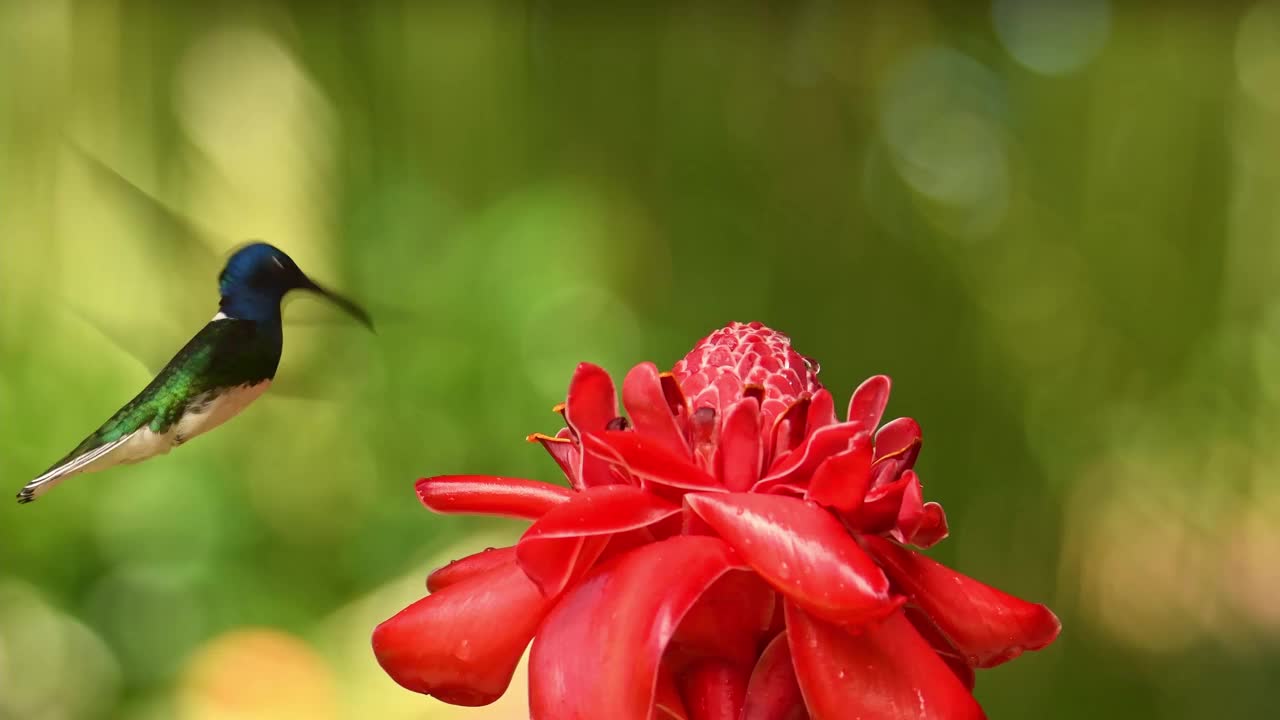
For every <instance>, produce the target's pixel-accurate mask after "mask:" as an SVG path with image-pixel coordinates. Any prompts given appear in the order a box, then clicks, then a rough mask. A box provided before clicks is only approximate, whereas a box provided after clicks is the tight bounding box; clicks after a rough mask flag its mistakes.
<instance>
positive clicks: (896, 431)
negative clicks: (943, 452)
mask: <svg viewBox="0 0 1280 720" xmlns="http://www.w3.org/2000/svg"><path fill="white" fill-rule="evenodd" d="M920 443H921V439H920V423H918V422H916V421H915V420H912V419H911V418H898V419H897V420H890V421H889V422H888V423H886V424H885V426H884V427H882V428H880V432H878V433H876V462H877V463H878V462H880V461H881V460H885V459H888V458H902V460H903V467H908V468H909V467H911V466H912V465H915V463H916V456H917V455H919V454H920Z"/></svg>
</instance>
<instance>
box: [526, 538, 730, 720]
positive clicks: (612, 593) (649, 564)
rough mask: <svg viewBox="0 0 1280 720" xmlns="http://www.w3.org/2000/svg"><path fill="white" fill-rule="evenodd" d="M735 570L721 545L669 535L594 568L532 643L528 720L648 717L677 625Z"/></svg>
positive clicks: (557, 608)
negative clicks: (696, 603)
mask: <svg viewBox="0 0 1280 720" xmlns="http://www.w3.org/2000/svg"><path fill="white" fill-rule="evenodd" d="M742 567H743V566H742V565H741V563H740V562H739V561H738V559H737V558H736V557H735V556H734V553H733V551H732V550H731V549H730V548H729V546H728V545H726V544H725V543H724V542H723V541H721V540H719V539H717V538H713V537H705V536H704V537H673V538H670V539H668V540H663V541H662V542H657V543H654V544H652V545H647V546H645V547H642V548H640V549H638V550H635V551H633V552H630V553H628V554H626V555H624V556H622V557H620V558H618V559H617V560H615V561H614V562H612V563H609V564H607V565H602V566H600V567H599V568H597V569H596V570H595V571H593V572H592V573H591V574H589V575H588V576H587V577H586V578H585V579H583V581H582V582H580V583H578V584H577V585H576V586H575V587H574V588H573V589H572V590H570V591H569V592H568V593H566V594H565V595H564V596H563V597H562V598H561V599H560V602H559V603H558V604H557V605H556V607H555V609H554V610H553V611H552V612H551V614H550V615H548V616H547V619H546V621H545V622H544V623H543V624H542V627H541V629H540V630H539V632H538V638H537V640H535V641H534V643H533V651H532V654H531V656H530V661H529V686H530V687H529V709H530V714H531V716H532V718H533V720H598V719H599V718H647V717H649V714H650V712H651V709H652V706H653V702H654V692H655V685H656V682H657V676H658V665H659V662H660V660H661V659H662V653H663V650H664V649H665V648H666V645H667V642H668V641H669V640H670V639H671V635H672V634H673V633H674V632H675V630H676V627H677V626H678V625H679V624H680V619H681V618H682V617H683V616H684V614H685V613H687V612H688V611H689V608H691V607H693V605H694V603H695V602H697V600H698V597H699V596H701V595H702V593H704V592H705V591H706V590H707V588H708V587H710V586H711V585H712V584H713V583H714V582H715V581H716V580H717V579H719V578H720V576H721V575H723V574H724V573H726V572H728V571H729V570H734V569H742Z"/></svg>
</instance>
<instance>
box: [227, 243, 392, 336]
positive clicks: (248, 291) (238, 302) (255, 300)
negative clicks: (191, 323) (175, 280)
mask: <svg viewBox="0 0 1280 720" xmlns="http://www.w3.org/2000/svg"><path fill="white" fill-rule="evenodd" d="M291 290H308V291H311V292H314V293H318V294H320V295H323V296H324V297H325V298H328V300H329V301H330V302H332V303H333V304H335V305H337V306H338V307H340V308H342V309H343V310H345V311H347V312H348V313H350V314H351V315H352V316H353V317H355V318H356V319H357V320H359V321H360V322H361V323H363V324H364V325H365V326H367V327H369V328H370V329H372V328H373V321H372V320H371V319H370V318H369V313H367V312H365V311H364V310H363V309H362V308H360V306H358V305H356V304H355V303H353V302H351V301H350V300H348V299H347V298H345V297H342V296H341V295H339V294H337V293H335V292H333V291H332V290H328V289H326V288H323V287H321V286H320V285H317V284H316V283H315V282H314V281H312V280H311V278H309V277H307V276H306V274H305V273H303V272H302V270H300V269H299V268H298V265H297V263H295V262H294V261H293V258H291V257H289V256H288V255H285V254H284V252H283V251H282V250H280V248H277V247H276V246H274V245H269V244H267V243H264V242H255V243H250V244H249V245H245V246H244V247H242V248H240V249H239V250H237V251H235V253H233V254H232V255H231V257H230V258H229V259H228V260H227V265H226V267H224V268H223V269H222V273H221V274H220V275H218V291H219V292H220V293H221V294H222V301H221V302H220V303H219V307H220V308H221V310H222V313H223V314H224V315H226V316H227V317H229V318H237V319H241V320H256V321H259V322H265V321H270V320H279V318H280V301H281V300H283V299H284V296H285V295H286V294H288V293H289V291H291Z"/></svg>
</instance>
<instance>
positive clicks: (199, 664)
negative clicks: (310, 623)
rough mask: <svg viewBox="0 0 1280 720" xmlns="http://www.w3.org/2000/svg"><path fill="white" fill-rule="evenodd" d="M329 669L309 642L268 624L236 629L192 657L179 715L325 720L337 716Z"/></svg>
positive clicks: (210, 719) (187, 718)
mask: <svg viewBox="0 0 1280 720" xmlns="http://www.w3.org/2000/svg"><path fill="white" fill-rule="evenodd" d="M332 675H333V674H332V672H331V670H330V668H329V667H328V665H327V664H326V662H325V661H324V659H323V658H322V657H320V656H319V655H318V654H317V653H316V652H315V651H314V650H313V649H312V648H311V647H310V646H309V645H307V644H306V643H304V642H303V641H301V640H299V639H298V638H295V637H293V636H292V635H289V634H287V633H284V632H281V631H278V630H270V629H241V630H235V631H232V632H229V633H226V634H224V635H221V636H219V637H217V638H214V639H213V640H211V641H210V642H209V643H208V644H206V645H205V646H204V647H202V648H200V649H199V650H198V651H197V652H196V653H195V654H194V655H193V656H192V657H191V659H190V661H189V662H188V664H187V667H186V671H185V673H184V677H183V680H182V688H181V691H180V693H181V697H182V700H181V708H182V713H181V717H182V718H183V720H325V719H326V718H333V717H336V716H337V710H338V708H337V691H336V688H335V685H334V678H333V676H332Z"/></svg>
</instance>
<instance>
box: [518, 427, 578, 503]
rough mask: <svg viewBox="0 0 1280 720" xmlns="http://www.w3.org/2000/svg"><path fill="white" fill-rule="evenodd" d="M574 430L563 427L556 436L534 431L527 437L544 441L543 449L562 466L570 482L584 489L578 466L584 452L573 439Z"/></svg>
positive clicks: (561, 468) (532, 440) (562, 470)
mask: <svg viewBox="0 0 1280 720" xmlns="http://www.w3.org/2000/svg"><path fill="white" fill-rule="evenodd" d="M572 436H573V431H572V430H570V429H569V428H561V429H560V432H558V433H556V436H555V437H551V436H549V435H543V434H542V433H533V434H532V435H529V436H528V437H526V438H525V440H527V441H529V442H540V443H542V447H543V449H545V450H546V451H547V454H548V455H550V456H551V459H552V460H555V461H556V465H559V466H560V471H561V472H563V473H564V476H565V477H566V478H568V479H569V484H570V485H572V486H573V489H575V490H581V489H582V479H581V478H580V477H578V466H579V465H580V462H581V458H580V455H581V453H582V451H581V450H579V449H578V444H577V443H575V442H574V441H573V437H572Z"/></svg>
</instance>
